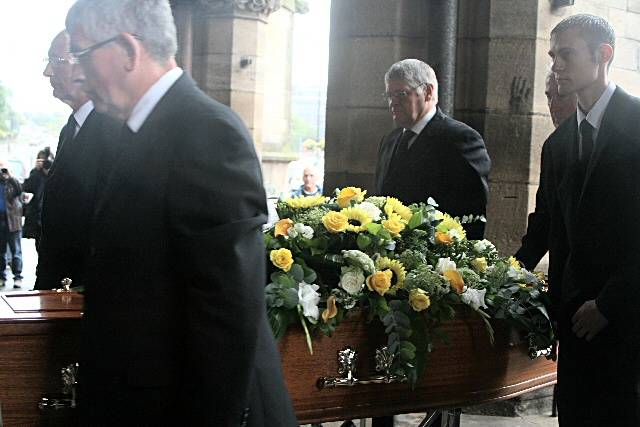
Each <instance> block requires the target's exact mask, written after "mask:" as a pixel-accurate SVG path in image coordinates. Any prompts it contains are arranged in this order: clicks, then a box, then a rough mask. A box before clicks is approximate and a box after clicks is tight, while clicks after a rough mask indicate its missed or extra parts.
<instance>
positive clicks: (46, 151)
mask: <svg viewBox="0 0 640 427" xmlns="http://www.w3.org/2000/svg"><path fill="white" fill-rule="evenodd" d="M36 159H53V155H52V154H51V148H49V147H44V148H43V149H42V150H40V151H38V155H37V156H36Z"/></svg>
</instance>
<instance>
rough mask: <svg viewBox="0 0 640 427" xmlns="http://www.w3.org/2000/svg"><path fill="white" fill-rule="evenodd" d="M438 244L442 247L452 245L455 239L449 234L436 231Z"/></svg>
mask: <svg viewBox="0 0 640 427" xmlns="http://www.w3.org/2000/svg"><path fill="white" fill-rule="evenodd" d="M436 243H439V244H441V245H450V244H451V243H453V239H452V238H451V236H449V235H448V234H447V233H443V232H442V231H436Z"/></svg>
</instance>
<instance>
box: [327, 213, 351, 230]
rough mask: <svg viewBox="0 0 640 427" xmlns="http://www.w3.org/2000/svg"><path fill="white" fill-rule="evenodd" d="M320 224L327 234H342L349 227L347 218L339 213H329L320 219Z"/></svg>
mask: <svg viewBox="0 0 640 427" xmlns="http://www.w3.org/2000/svg"><path fill="white" fill-rule="evenodd" d="M322 223H323V224H324V226H325V228H326V229H327V230H329V233H342V232H343V231H345V230H346V229H347V226H348V225H349V218H347V216H346V215H344V214H341V213H340V212H335V211H331V212H329V213H327V214H326V215H325V216H323V217H322Z"/></svg>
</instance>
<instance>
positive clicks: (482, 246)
mask: <svg viewBox="0 0 640 427" xmlns="http://www.w3.org/2000/svg"><path fill="white" fill-rule="evenodd" d="M487 249H488V250H489V251H490V252H493V251H494V250H495V249H496V247H495V246H493V243H491V242H490V241H489V240H487V239H484V240H478V241H477V242H475V243H474V244H473V250H474V251H476V252H477V253H479V254H480V253H483V252H485V251H486V250H487Z"/></svg>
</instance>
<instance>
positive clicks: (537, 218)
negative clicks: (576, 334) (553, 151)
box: [514, 72, 578, 270]
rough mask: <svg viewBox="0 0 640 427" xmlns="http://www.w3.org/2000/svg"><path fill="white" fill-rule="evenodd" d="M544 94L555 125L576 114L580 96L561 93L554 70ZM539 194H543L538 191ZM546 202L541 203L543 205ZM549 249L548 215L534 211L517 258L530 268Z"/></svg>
mask: <svg viewBox="0 0 640 427" xmlns="http://www.w3.org/2000/svg"><path fill="white" fill-rule="evenodd" d="M544 94H545V95H546V97H547V106H548V107H549V115H550V116H551V120H552V121H553V125H554V126H555V127H556V128H557V127H558V126H560V124H562V122H564V121H565V120H567V119H568V118H569V117H571V116H573V115H575V114H576V108H577V105H578V97H577V95H576V94H575V93H567V94H564V95H560V94H559V93H558V83H557V82H556V77H555V75H554V74H553V72H549V74H548V75H547V79H546V85H545V90H544ZM540 169H541V170H546V169H547V165H545V164H543V163H542V161H541V163H540ZM538 195H541V194H540V193H538ZM543 205H544V202H541V203H540V206H543ZM548 250H549V222H548V216H546V215H537V214H536V212H533V213H531V214H530V215H529V220H528V225H527V234H526V235H525V236H524V237H522V246H521V247H520V249H518V251H517V252H516V254H515V255H514V256H515V258H516V259H517V260H518V261H520V262H522V263H523V264H524V266H525V268H527V269H528V270H533V269H534V268H536V266H537V265H538V263H539V262H540V260H541V259H542V258H543V257H544V256H545V254H546V253H547V251H548Z"/></svg>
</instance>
